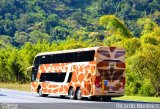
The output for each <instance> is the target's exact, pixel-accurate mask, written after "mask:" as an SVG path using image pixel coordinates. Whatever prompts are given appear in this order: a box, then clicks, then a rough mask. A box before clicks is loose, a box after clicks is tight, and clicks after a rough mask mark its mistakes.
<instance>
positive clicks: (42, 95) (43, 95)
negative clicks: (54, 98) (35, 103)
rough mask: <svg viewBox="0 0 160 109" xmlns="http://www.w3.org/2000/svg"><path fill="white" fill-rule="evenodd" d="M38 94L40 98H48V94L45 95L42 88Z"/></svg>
mask: <svg viewBox="0 0 160 109" xmlns="http://www.w3.org/2000/svg"><path fill="white" fill-rule="evenodd" d="M38 94H39V96H40V97H46V96H48V94H43V93H42V89H41V88H39V91H38Z"/></svg>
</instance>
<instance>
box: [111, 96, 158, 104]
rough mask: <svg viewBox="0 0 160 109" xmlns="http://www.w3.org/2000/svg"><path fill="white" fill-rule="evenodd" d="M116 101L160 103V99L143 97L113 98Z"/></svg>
mask: <svg viewBox="0 0 160 109" xmlns="http://www.w3.org/2000/svg"><path fill="white" fill-rule="evenodd" d="M113 99H114V100H130V101H141V102H158V103H160V97H143V96H123V97H117V98H113Z"/></svg>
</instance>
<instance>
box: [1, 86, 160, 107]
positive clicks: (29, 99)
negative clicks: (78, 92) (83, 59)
mask: <svg viewBox="0 0 160 109" xmlns="http://www.w3.org/2000/svg"><path fill="white" fill-rule="evenodd" d="M0 109H160V103H151V102H136V101H120V100H112V101H111V102H103V101H89V100H87V99H84V100H70V99H68V98H60V97H59V96H58V95H51V96H48V97H39V96H38V94H32V93H29V92H22V91H16V90H8V89H2V88H0Z"/></svg>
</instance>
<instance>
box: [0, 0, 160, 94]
mask: <svg viewBox="0 0 160 109" xmlns="http://www.w3.org/2000/svg"><path fill="white" fill-rule="evenodd" d="M95 46H116V47H123V48H125V50H126V64H127V65H126V77H127V80H126V95H142V96H160V58H159V57H160V1H159V0H98V1H97V0H45V1H41V0H1V1H0V82H20V83H27V82H30V75H28V74H27V72H26V69H27V68H28V67H29V66H31V65H32V63H33V59H34V57H35V55H36V54H37V53H40V52H45V51H59V50H66V49H76V48H86V47H95Z"/></svg>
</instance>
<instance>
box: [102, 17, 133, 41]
mask: <svg viewBox="0 0 160 109" xmlns="http://www.w3.org/2000/svg"><path fill="white" fill-rule="evenodd" d="M99 23H100V25H103V26H105V27H106V29H107V32H108V34H111V35H115V34H120V36H123V37H126V38H130V37H132V34H131V33H130V31H129V30H128V29H127V27H126V26H125V25H124V23H123V22H122V21H120V20H119V19H118V18H117V17H115V16H114V15H105V16H102V17H100V20H99Z"/></svg>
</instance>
